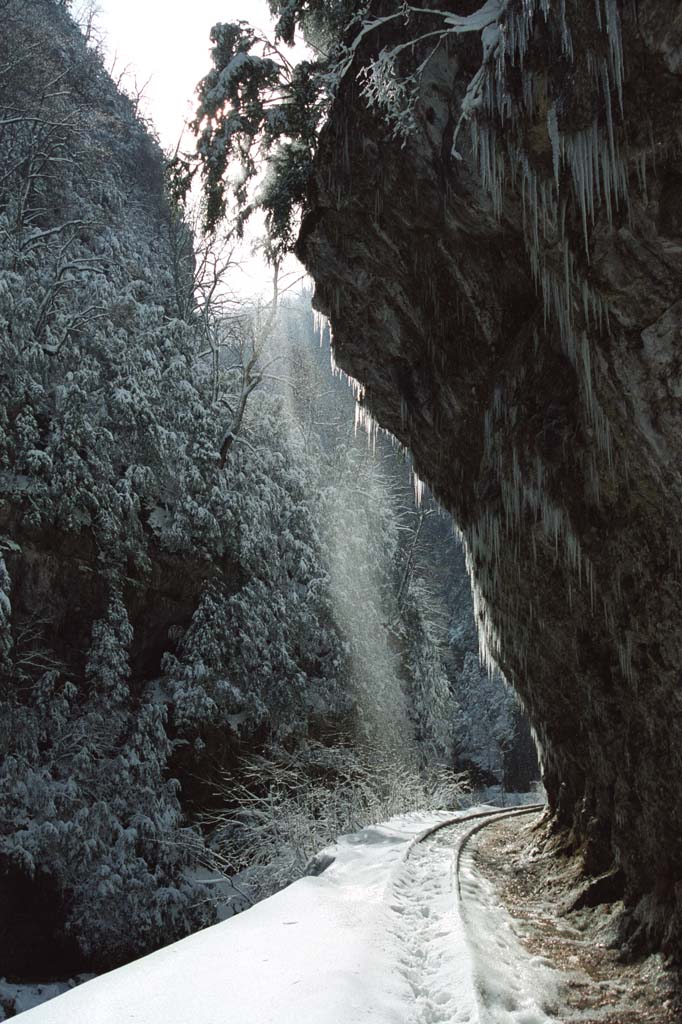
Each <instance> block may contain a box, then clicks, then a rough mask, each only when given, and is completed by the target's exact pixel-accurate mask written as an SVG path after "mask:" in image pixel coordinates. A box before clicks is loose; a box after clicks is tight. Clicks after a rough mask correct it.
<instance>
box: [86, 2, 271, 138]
mask: <svg viewBox="0 0 682 1024" xmlns="http://www.w3.org/2000/svg"><path fill="white" fill-rule="evenodd" d="M74 6H76V5H74ZM97 8H98V9H99V14H98V17H97V22H96V24H97V27H98V29H99V32H100V33H101V35H102V36H103V43H104V48H105V51H106V53H107V55H108V59H107V62H106V63H107V69H108V70H112V66H113V77H114V78H117V77H118V75H119V74H120V73H121V72H123V71H124V70H125V69H126V68H128V69H129V70H128V72H127V88H128V91H130V84H131V83H132V82H133V81H134V80H135V79H137V83H138V85H142V84H144V83H145V82H147V80H148V79H149V82H148V84H147V85H146V88H145V90H144V92H145V108H144V109H145V113H146V114H147V115H148V116H150V117H151V119H152V121H153V122H154V125H155V126H156V129H157V131H158V133H159V136H160V138H161V142H162V144H163V146H164V147H166V148H173V149H174V148H175V146H176V144H177V141H178V139H179V137H180V134H181V132H182V127H183V123H184V121H185V120H187V119H188V118H189V117H191V116H192V115H193V113H194V106H195V103H194V89H195V87H196V85H197V82H198V81H199V80H200V79H201V78H203V76H204V75H205V74H206V72H207V71H208V70H209V68H210V59H209V51H210V45H211V44H210V40H209V32H210V30H211V26H212V25H214V24H215V23H216V22H218V21H236V20H238V19H242V20H244V21H249V22H250V23H251V24H253V25H255V26H256V27H257V28H261V29H267V28H268V27H269V26H271V25H272V19H271V17H270V13H269V10H268V5H267V0H190V2H189V3H188V2H187V0H97ZM124 84H125V83H124Z"/></svg>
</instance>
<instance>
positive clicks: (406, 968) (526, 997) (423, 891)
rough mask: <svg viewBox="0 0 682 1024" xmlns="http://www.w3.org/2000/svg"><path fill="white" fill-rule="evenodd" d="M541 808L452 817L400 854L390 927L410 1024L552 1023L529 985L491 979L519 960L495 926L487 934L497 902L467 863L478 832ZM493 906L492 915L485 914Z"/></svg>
mask: <svg viewBox="0 0 682 1024" xmlns="http://www.w3.org/2000/svg"><path fill="white" fill-rule="evenodd" d="M543 808H544V805H542V804H533V805H528V806H525V807H521V808H512V809H509V810H504V809H502V810H499V811H498V810H495V811H478V812H474V813H472V814H468V815H464V816H460V817H457V818H452V819H449V820H447V821H444V822H441V823H439V824H438V825H437V826H435V827H433V828H430V829H428V830H426V831H425V832H423V833H421V834H420V835H418V836H416V837H415V839H414V840H413V841H412V842H411V843H410V845H409V847H408V848H407V850H406V851H405V854H404V855H403V859H402V863H401V865H400V867H399V868H398V870H397V871H396V873H395V876H394V878H393V881H392V887H391V891H390V892H389V893H388V904H389V910H390V914H391V918H390V925H389V927H390V928H391V929H392V931H393V933H394V934H395V935H396V937H397V938H398V939H399V941H400V944H401V948H402V951H403V952H402V956H401V958H400V961H399V969H400V972H401V974H402V976H403V978H404V980H405V982H407V984H408V985H409V987H410V989H411V992H412V996H413V999H414V1018H413V1020H414V1024H482V1022H484V1021H485V1022H490V1024H492V1022H495V1024H497V1022H500V1024H540V1022H544V1021H549V1020H551V1019H553V1018H552V1016H550V1015H548V1014H547V1013H546V1012H545V1010H544V1009H543V1008H542V1007H541V1006H539V1005H537V1001H536V1000H535V998H534V995H533V992H527V991H526V990H525V989H526V988H527V987H528V985H529V980H528V978H521V979H519V978H516V979H514V980H512V981H510V982H508V983H507V981H506V979H503V978H496V977H495V966H494V962H495V961H497V962H498V968H499V964H500V963H503V962H506V961H512V960H513V959H514V958H515V957H517V956H521V953H520V951H519V950H517V948H516V946H515V944H514V937H513V936H512V935H511V934H504V929H501V928H500V927H499V926H498V922H497V921H495V922H493V921H492V920H491V921H490V922H487V926H488V927H486V921H485V920H484V919H485V914H486V912H487V911H491V910H492V909H494V910H495V912H498V911H497V906H496V901H494V895H492V894H491V893H485V892H484V891H483V890H482V883H481V881H480V880H479V879H477V878H476V873H475V869H474V867H473V864H472V863H471V862H470V860H469V859H468V858H467V856H466V852H467V848H468V845H469V843H470V840H471V839H472V837H473V836H474V835H476V833H477V832H479V831H480V830H481V829H483V828H485V827H487V826H489V825H492V824H494V823H495V822H497V821H500V820H503V819H505V818H508V817H516V816H520V815H528V814H534V813H538V812H540V811H542V810H543ZM491 899H492V900H493V902H495V907H494V908H491V907H486V901H487V902H488V903H489V902H490V901H491ZM481 915H482V916H481ZM488 928H489V929H490V931H491V934H486V932H487V930H488ZM498 973H499V970H498ZM521 973H522V974H523V972H521ZM491 975H492V984H491ZM530 984H531V987H532V983H530Z"/></svg>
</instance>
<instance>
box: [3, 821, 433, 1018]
mask: <svg viewBox="0 0 682 1024" xmlns="http://www.w3.org/2000/svg"><path fill="white" fill-rule="evenodd" d="M448 817H451V815H448V814H447V813H444V812H441V813H434V814H408V815H405V816H402V817H399V818H395V819H392V820H391V821H390V822H387V823H386V824H383V825H376V826H372V827H370V828H366V829H363V830H362V831H361V832H359V833H357V834H355V835H352V836H346V837H343V838H342V839H340V840H339V841H338V843H337V844H336V845H335V846H334V847H331V848H330V849H329V851H327V852H329V853H330V854H331V855H333V856H334V858H335V859H334V862H333V863H332V864H331V866H330V867H328V868H327V870H326V871H325V872H324V873H323V874H322V875H320V876H318V877H314V878H303V879H301V880H300V881H299V882H295V883H294V884H293V885H290V886H289V887H288V888H287V889H284V890H283V891H282V892H280V893H277V894H276V895H275V896H272V897H270V899H267V900H264V901H263V902H262V903H259V904H257V905H256V906H255V907H253V908H252V909H250V910H247V911H245V912H244V913H242V914H240V915H239V916H238V917H234V918H231V919H230V920H228V921H224V922H223V923H221V924H218V925H215V926H213V927H212V928H206V929H205V930H204V931H201V932H198V933H197V934H195V935H191V936H190V937H189V938H187V939H183V940H182V941H181V942H176V943H173V945H171V946H167V947H166V948H165V949H161V950H158V951H157V952H156V953H152V954H151V955H149V956H146V957H143V958H142V959H141V960H137V961H135V962H133V963H131V964H127V965H126V966H125V967H121V968H119V969H118V970H116V971H112V972H111V973H109V974H105V975H103V976H101V977H99V978H96V979H94V980H93V981H89V982H86V983H85V984H84V985H81V986H80V987H79V988H76V989H73V990H72V991H70V992H67V993H66V994H64V995H62V996H59V997H58V998H56V999H54V1000H51V1001H50V1002H48V1003H44V1004H43V1005H42V1006H39V1007H37V1008H36V1009H33V1010H29V1011H28V1012H26V1013H22V1014H20V1015H19V1017H18V1018H15V1019H20V1020H21V1021H22V1024H124V1022H125V1024H217V1022H220V1024H232V1022H234V1024H269V1022H273V1024H274V1022H277V1024H340V1022H343V1024H356V1022H360V1021H362V1022H363V1024H367V1022H368V1021H371V1022H372V1024H384V1022H385V1024H397V1022H400V1021H403V1020H405V1006H406V1000H407V998H408V996H409V991H408V990H407V986H406V984H405V981H404V979H403V977H402V976H401V975H400V974H399V973H397V972H396V971H395V965H394V961H395V943H396V940H395V936H394V935H393V934H392V933H391V932H389V931H388V930H387V929H386V917H385V915H386V904H385V900H384V897H385V895H386V893H387V890H388V889H389V886H390V883H391V881H392V875H393V872H394V870H396V869H398V868H399V866H400V864H401V857H402V855H403V854H404V853H405V850H406V848H407V846H408V844H409V843H410V841H411V840H412V839H413V838H414V837H415V836H416V835H418V834H419V833H421V832H422V831H423V830H424V829H426V828H428V827H431V826H433V825H435V824H437V823H438V822H440V821H444V820H446V819H447V818H448Z"/></svg>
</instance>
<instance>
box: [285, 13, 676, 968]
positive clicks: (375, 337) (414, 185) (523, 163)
mask: <svg viewBox="0 0 682 1024" xmlns="http://www.w3.org/2000/svg"><path fill="white" fill-rule="evenodd" d="M479 6H480V5H479V4H474V3H467V2H460V3H454V2H448V3H444V4H443V3H440V4H437V5H434V7H437V8H438V10H439V11H441V12H443V11H446V12H447V11H450V12H452V13H453V14H456V15H461V16H462V18H464V17H465V16H467V15H470V14H471V13H472V12H473V11H475V10H476V8H477V7H479ZM486 8H488V9H490V10H492V11H493V14H494V17H493V18H492V19H489V23H488V25H487V28H485V31H484V32H483V34H482V35H481V33H480V32H479V31H476V32H467V33H459V32H458V31H456V30H455V29H452V30H451V31H448V32H447V33H446V34H444V35H443V36H442V37H441V38H440V42H438V39H436V42H437V43H438V45H437V46H436V48H435V50H434V48H433V47H434V38H433V36H429V37H428V38H425V39H424V38H421V41H420V37H423V36H425V35H426V34H427V33H428V32H430V31H431V30H432V29H434V15H431V14H428V13H422V14H417V13H413V14H412V15H411V16H410V19H409V20H408V21H404V20H403V19H402V18H397V19H396V18H394V19H392V20H391V21H388V22H386V23H385V24H384V25H382V26H380V27H378V28H376V29H375V30H373V31H370V32H367V33H366V34H365V36H364V37H363V39H362V41H361V44H360V45H359V46H358V47H357V50H356V53H355V60H354V65H353V67H352V68H351V69H350V71H349V73H348V74H346V76H345V77H344V79H343V81H342V82H341V85H340V88H339V90H338V94H337V96H336V99H335V101H334V104H333V107H332V111H331V114H330V118H329V121H328V123H327V125H326V127H325V129H324V132H323V136H322V139H321V142H320V146H319V150H318V154H317V158H316V170H315V174H314V177H313V180H312V184H311V186H310V192H309V196H308V212H307V214H306V216H305V218H304V221H303V225H302V230H301V235H300V239H299V243H298V251H299V255H300V257H301V258H302V260H303V261H304V263H305V265H306V266H307V268H308V270H309V271H310V273H311V274H312V275H313V277H314V279H315V282H316V286H317V291H316V304H317V306H318V307H319V309H321V310H322V311H323V312H324V313H326V314H327V315H328V316H329V317H330V319H331V324H332V328H333V332H334V338H335V354H336V359H337V362H338V363H339V364H340V366H341V367H343V369H344V370H346V371H347V372H348V373H349V374H351V375H352V376H353V377H355V378H357V380H358V381H360V382H361V384H362V386H363V387H364V396H365V397H364V401H365V404H366V406H367V408H368V409H369V410H370V411H371V413H372V414H373V415H374V416H375V417H376V419H377V420H378V421H379V423H380V424H381V425H382V426H383V427H386V428H387V429H388V430H390V431H391V432H392V433H393V434H395V435H396V437H398V438H399V439H400V441H401V442H403V443H404V444H405V445H406V446H408V447H409V448H410V449H411V451H412V453H413V455H414V459H415V464H416V468H417V470H418V472H419V474H420V475H421V476H422V477H423V478H424V479H425V480H426V481H428V483H429V485H430V486H431V487H432V489H433V490H434V492H435V494H436V495H437V496H438V498H439V499H440V501H441V502H442V503H443V504H444V505H445V506H447V508H448V509H450V510H451V511H452V513H453V514H454V517H455V519H456V521H457V523H458V524H459V527H460V529H461V531H462V533H463V535H464V538H465V540H466V543H467V546H468V552H469V559H470V564H471V570H472V574H473V580H474V585H475V592H476V597H477V613H478V616H479V621H480V627H481V635H482V638H483V641H484V646H485V650H486V651H487V653H488V654H489V656H490V657H492V658H493V659H495V660H496V661H497V662H498V663H499V664H500V666H501V667H502V669H503V671H504V672H505V674H506V675H507V678H508V679H509V680H510V681H511V682H512V683H513V685H514V686H515V688H516V689H517V691H518V692H519V694H520V695H521V698H522V700H523V703H524V704H525V706H526V708H527V710H528V712H529V714H530V716H531V720H532V722H533V724H534V728H535V730H536V732H537V735H538V738H539V742H540V745H541V748H542V751H543V760H544V774H545V782H546V786H547V791H548V795H549V802H550V809H551V812H552V814H553V820H554V823H555V825H556V827H557V829H558V831H559V832H560V834H561V835H562V836H563V837H565V838H566V839H567V840H568V844H569V847H570V848H572V849H574V850H575V851H576V852H579V853H580V854H581V855H582V856H583V857H584V860H585V867H586V870H587V872H588V873H589V874H591V875H595V876H599V875H601V874H605V873H612V874H613V876H614V879H615V881H616V882H617V883H618V882H619V881H620V880H622V881H623V891H624V897H625V904H626V908H627V913H626V915H625V917H624V919H623V930H622V935H621V938H622V940H623V941H625V942H627V943H628V944H629V947H630V948H631V949H633V950H635V949H639V948H643V947H646V948H653V947H658V948H663V949H665V950H667V951H669V952H675V951H676V950H677V951H678V952H679V949H680V936H681V934H682V788H681V787H680V772H681V768H682V755H681V754H680V750H681V749H682V748H681V746H680V741H681V739H682V725H681V723H682V691H681V690H680V670H681V666H682V633H681V632H680V627H679V623H680V616H681V612H682V587H681V583H682V576H681V568H682V566H681V561H680V559H681V550H682V536H681V531H680V522H681V515H680V513H681V511H682V508H681V497H682V415H681V407H680V397H682V348H681V342H682V283H681V282H682V153H681V152H680V142H681V138H680V125H682V13H680V9H679V6H678V4H677V3H676V2H674V0H659V2H657V3H654V2H653V0H639V2H638V3H620V2H616V0H596V3H589V4H588V3H584V0H580V2H578V0H565V3H563V2H562V3H558V2H557V3H551V4H550V3H548V2H546V0H523V2H522V0H509V2H508V3H507V4H505V5H495V4H487V5H486ZM421 10H422V11H424V7H423V6H422V7H421ZM390 11H391V5H389V4H386V3H384V4H378V5H375V6H374V8H373V12H374V13H375V14H377V15H381V14H386V13H390ZM438 17H439V18H441V21H440V22H439V25H440V26H441V28H442V24H443V23H442V16H441V15H439V16H438ZM455 23H456V19H455V21H454V22H452V24H455ZM436 27H438V26H436ZM408 38H412V39H414V40H416V42H415V45H414V46H413V47H411V48H405V49H402V50H401V51H400V56H399V58H398V59H397V60H396V61H394V63H393V65H392V74H393V76H394V80H397V81H399V82H403V83H405V82H407V83H408V85H409V79H410V76H411V75H413V76H415V77H414V79H413V80H416V81H418V88H417V95H416V97H415V102H414V106H413V109H412V112H411V114H409V111H408V115H409V116H410V117H411V125H410V128H409V130H408V131H406V132H403V133H402V135H401V134H400V132H399V131H397V127H399V117H400V112H398V113H397V114H396V110H393V111H388V114H385V113H384V114H382V112H381V111H377V110H376V108H375V109H372V108H370V107H369V106H368V104H367V102H366V100H367V91H366V89H365V91H364V93H363V84H362V83H363V81H365V82H366V81H368V78H367V73H368V72H369V73H370V74H371V69H372V67H374V68H375V69H376V67H377V64H376V61H377V57H378V56H380V55H381V53H382V52H383V53H384V55H385V54H386V53H388V52H389V51H390V50H391V49H395V48H396V47H398V46H402V44H403V43H404V42H405V41H406V40H407V39H408ZM363 69H364V72H365V77H364V79H363V75H362V71H363ZM415 69H418V70H417V71H415ZM406 90H407V87H406V89H405V90H403V94H404V95H405V94H407V92H406ZM403 123H404V119H403ZM610 889H611V891H613V886H611V887H610Z"/></svg>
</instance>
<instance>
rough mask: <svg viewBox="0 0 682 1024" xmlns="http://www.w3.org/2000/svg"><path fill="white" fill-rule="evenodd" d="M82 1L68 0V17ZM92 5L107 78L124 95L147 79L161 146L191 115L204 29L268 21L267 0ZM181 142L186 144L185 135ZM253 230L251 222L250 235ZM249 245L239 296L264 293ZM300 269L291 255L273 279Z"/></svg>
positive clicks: (261, 268)
mask: <svg viewBox="0 0 682 1024" xmlns="http://www.w3.org/2000/svg"><path fill="white" fill-rule="evenodd" d="M86 3H87V0H76V2H75V3H74V14H75V15H76V16H78V12H79V9H80V8H82V7H83V6H85V5H86ZM96 6H97V10H98V12H99V13H98V15H97V18H96V21H95V26H96V31H97V33H98V35H99V36H100V37H101V38H102V43H103V47H104V51H105V54H106V55H107V56H106V60H105V64H106V67H107V70H109V71H111V72H112V77H113V78H114V79H118V78H119V76H120V75H121V74H122V73H123V72H125V75H124V77H123V80H122V83H121V84H122V88H123V89H124V90H125V91H126V92H128V93H131V92H132V91H133V88H132V87H133V86H134V85H135V83H136V84H137V86H142V85H144V84H145V83H147V81H148V80H149V81H148V84H146V86H145V88H144V102H143V104H142V113H143V114H144V116H145V117H148V118H150V119H151V121H152V122H153V124H154V126H155V127H156V130H157V132H158V135H159V138H160V140H161V145H162V146H163V147H164V149H167V150H174V149H175V147H176V146H177V144H178V140H179V139H180V136H181V135H182V132H183V127H184V125H185V123H186V122H187V121H188V120H191V118H192V117H193V115H194V112H195V105H196V97H195V88H196V86H197V83H198V82H199V81H200V79H202V78H203V77H204V75H205V74H206V73H207V72H208V71H209V70H210V67H211V61H210V49H211V42H210V39H209V33H210V31H211V27H212V26H213V25H215V24H216V22H218V21H238V20H242V21H248V22H249V23H250V24H252V25H253V26H254V27H255V28H258V29H261V30H263V31H264V32H266V31H268V30H271V29H272V27H273V25H274V22H273V19H272V17H271V15H270V11H269V8H268V4H267V0H189V2H187V0H96ZM268 34H271V32H270V31H268ZM297 49H298V48H297ZM301 49H302V50H304V48H303V47H302V48H301ZM295 52H296V51H295ZM184 145H185V146H186V148H187V149H191V148H192V140H191V138H189V139H187V138H186V139H185V142H184ZM259 231H260V229H258V228H257V226H256V224H255V223H254V226H253V233H254V234H255V233H259ZM252 237H253V235H252ZM249 249H250V243H249V242H248V240H245V250H246V251H245V253H244V256H243V257H241V263H242V266H241V273H240V274H239V275H238V276H237V278H236V279H235V280H233V282H232V284H233V287H234V288H235V289H236V290H237V291H239V292H240V293H242V294H243V295H246V294H253V293H258V294H265V295H268V296H269V294H270V289H271V282H272V271H271V270H270V268H268V267H266V266H265V265H264V263H263V261H262V260H261V258H260V257H250V256H249V255H248V252H247V251H248V250H249ZM301 273H303V268H302V267H301V265H300V264H299V263H298V262H297V261H296V260H295V259H294V258H293V257H291V258H290V259H287V261H286V263H285V266H284V267H283V274H282V277H281V281H282V283H283V284H284V286H286V285H288V284H291V283H292V282H294V281H295V279H297V278H298V277H299V275H300V274H301Z"/></svg>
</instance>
